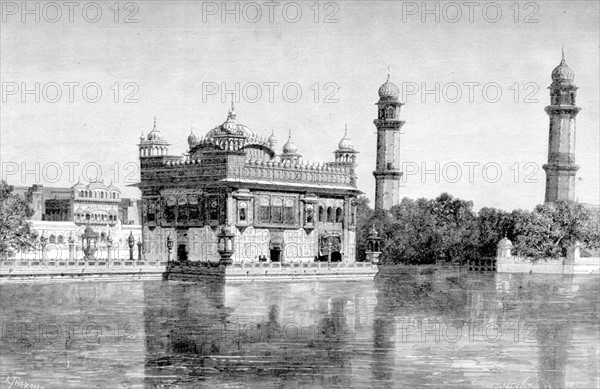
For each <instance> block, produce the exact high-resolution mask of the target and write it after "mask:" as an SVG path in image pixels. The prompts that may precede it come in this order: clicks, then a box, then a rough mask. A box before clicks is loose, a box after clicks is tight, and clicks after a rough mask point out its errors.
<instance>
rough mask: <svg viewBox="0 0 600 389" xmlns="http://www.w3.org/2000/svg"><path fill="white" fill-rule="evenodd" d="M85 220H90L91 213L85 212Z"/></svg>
mask: <svg viewBox="0 0 600 389" xmlns="http://www.w3.org/2000/svg"><path fill="white" fill-rule="evenodd" d="M85 220H88V221H89V220H90V214H89V213H86V214H85Z"/></svg>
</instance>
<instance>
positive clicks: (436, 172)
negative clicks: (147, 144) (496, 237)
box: [0, 1, 600, 210]
mask: <svg viewBox="0 0 600 389" xmlns="http://www.w3.org/2000/svg"><path fill="white" fill-rule="evenodd" d="M22 4H23V3H21V2H5V1H2V2H1V9H2V15H1V18H2V19H1V24H0V78H1V83H2V102H1V105H0V131H1V132H0V160H1V163H2V177H3V179H7V180H8V182H9V183H10V184H12V185H31V184H34V183H38V184H42V185H44V186H49V187H52V186H71V185H73V184H75V182H77V180H78V179H80V178H82V181H83V182H86V181H89V179H93V178H95V177H98V178H99V177H102V178H103V179H104V180H105V182H107V183H108V182H110V181H111V180H113V181H114V182H115V184H116V185H117V186H119V187H121V189H122V191H123V196H129V197H139V196H140V193H139V191H138V190H137V188H135V187H134V186H133V184H135V183H136V182H137V181H138V180H139V160H138V148H137V143H138V142H139V137H140V134H141V133H145V134H147V133H148V131H150V130H151V129H152V125H153V120H154V117H156V121H157V126H158V129H159V130H160V131H161V133H162V135H163V136H164V137H165V138H167V140H168V141H169V142H170V143H171V144H172V146H171V147H170V154H172V155H182V154H183V153H185V152H186V151H187V143H186V141H187V137H188V135H189V133H190V129H191V128H193V129H194V132H195V133H196V134H197V135H199V136H202V135H204V134H205V133H206V132H208V131H209V130H210V129H212V128H213V127H215V126H216V125H218V124H220V123H222V122H223V121H224V120H225V119H226V117H227V110H228V108H229V106H230V100H231V96H232V94H233V97H234V99H235V100H236V102H235V109H236V112H237V118H238V120H239V122H241V123H243V124H245V125H247V126H248V127H250V128H252V129H253V130H254V131H256V132H257V133H258V134H260V135H263V136H265V137H267V136H269V135H270V134H271V132H274V134H275V135H276V137H277V138H278V145H277V148H278V151H280V150H281V147H282V146H283V144H284V143H285V142H286V141H287V138H288V132H289V131H290V130H291V133H292V139H293V141H294V143H296V145H297V146H298V151H299V153H300V154H302V155H303V157H304V161H311V162H312V161H323V162H326V161H332V160H333V152H334V150H335V149H336V148H337V144H338V142H339V140H340V139H341V138H342V136H343V134H344V127H345V125H346V124H347V126H348V135H349V136H350V138H351V139H352V140H353V141H354V143H355V146H356V149H357V150H359V151H360V154H359V157H358V168H357V169H358V170H357V171H358V186H359V189H360V190H362V191H363V192H364V193H365V194H366V195H367V196H368V197H369V198H370V199H371V200H373V199H374V191H375V189H374V188H375V181H374V178H373V176H372V171H373V170H374V168H375V159H376V153H375V151H376V133H375V126H374V124H373V119H375V117H376V114H377V112H376V106H375V105H374V104H375V102H376V101H377V99H378V95H377V91H378V88H379V86H380V85H381V84H382V83H383V82H385V80H386V77H387V74H388V69H389V71H390V73H391V80H392V81H393V82H394V83H396V84H397V85H398V86H399V87H400V88H401V89H402V91H403V93H402V96H401V99H402V100H403V101H404V102H405V103H406V104H405V105H404V106H403V107H402V111H401V119H402V120H405V121H406V124H405V125H404V126H403V128H402V135H401V146H400V148H401V155H400V164H401V166H402V167H403V170H404V171H405V176H404V179H403V181H402V188H401V197H410V198H418V197H427V198H433V197H436V196H437V195H439V194H440V193H442V192H448V193H451V194H452V195H454V196H457V197H460V198H463V199H466V200H471V201H473V203H474V207H475V209H480V208H482V207H497V208H502V209H506V210H511V209H516V208H522V209H532V208H533V207H534V206H535V205H536V204H539V203H542V202H543V200H544V188H545V173H544V171H543V169H542V165H543V164H544V163H545V162H546V161H547V156H548V128H549V118H548V116H547V114H546V113H545V112H544V107H545V106H547V105H548V104H549V92H548V90H547V87H548V85H549V84H550V83H551V78H550V74H551V72H552V69H553V68H554V67H556V66H557V65H558V64H559V62H560V60H561V48H562V47H564V51H565V55H566V61H567V63H568V65H569V66H570V67H571V68H572V69H573V71H574V72H575V83H576V84H577V85H578V86H579V88H580V89H579V90H578V97H577V104H578V105H579V106H580V107H581V108H582V111H581V112H580V113H579V115H578V116H577V123H576V126H577V128H576V160H577V163H578V164H579V165H580V166H581V169H580V170H579V172H578V174H577V186H576V197H577V198H578V200H579V201H580V202H584V203H596V204H597V203H599V202H600V200H599V197H600V195H599V187H600V179H599V176H600V167H599V166H600V160H599V152H598V150H599V143H600V130H599V129H600V123H599V118H600V112H599V111H600V103H599V101H600V98H599V97H600V96H599V86H600V78H599V75H600V65H599V58H600V52H599V47H600V44H599V43H600V41H599V33H600V31H599V26H600V17H599V4H600V3H599V2H597V1H565V2H560V1H543V2H542V1H539V2H526V1H521V2H515V1H499V2H473V3H468V2H425V3H424V4H425V6H424V7H423V5H422V4H423V3H422V2H421V1H418V2H407V1H404V2H402V1H369V2H366V1H364V2H352V1H343V2H325V1H324V2H313V1H310V2H308V1H306V2H304V1H298V2H285V1H283V2H279V3H273V2H271V3H268V2H230V3H228V4H227V5H226V6H224V4H223V3H222V2H202V1H169V2H166V1H147V2H145V1H135V2H125V1H123V2H119V1H117V2H114V1H110V2H102V1H99V2H96V3H94V2H85V1H83V2H76V5H65V3H64V2H52V3H48V2H28V3H27V7H28V8H27V9H23V6H22ZM36 7H37V9H36ZM36 19H38V20H36ZM236 19H237V20H236ZM36 100H37V101H36ZM100 171H101V172H100Z"/></svg>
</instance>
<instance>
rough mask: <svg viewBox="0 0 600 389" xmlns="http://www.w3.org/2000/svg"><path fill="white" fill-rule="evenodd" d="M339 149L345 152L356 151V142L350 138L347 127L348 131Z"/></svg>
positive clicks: (345, 132) (339, 144)
mask: <svg viewBox="0 0 600 389" xmlns="http://www.w3.org/2000/svg"><path fill="white" fill-rule="evenodd" d="M338 149H339V150H344V151H354V142H352V140H351V139H350V138H348V126H346V130H345V131H344V137H343V138H342V140H340V143H338Z"/></svg>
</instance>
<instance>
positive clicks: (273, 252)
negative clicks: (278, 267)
mask: <svg viewBox="0 0 600 389" xmlns="http://www.w3.org/2000/svg"><path fill="white" fill-rule="evenodd" d="M282 249H283V232H272V233H271V241H270V242H269V257H270V260H271V262H281V261H282V259H283V258H282V257H281V250H282Z"/></svg>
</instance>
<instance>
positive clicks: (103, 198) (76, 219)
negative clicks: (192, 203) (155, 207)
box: [14, 181, 141, 257]
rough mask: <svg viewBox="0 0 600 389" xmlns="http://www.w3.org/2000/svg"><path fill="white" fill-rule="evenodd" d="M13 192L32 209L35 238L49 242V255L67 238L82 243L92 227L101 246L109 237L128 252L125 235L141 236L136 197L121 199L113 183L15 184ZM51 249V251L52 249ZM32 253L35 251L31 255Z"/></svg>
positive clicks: (58, 249)
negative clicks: (66, 186) (70, 185)
mask: <svg viewBox="0 0 600 389" xmlns="http://www.w3.org/2000/svg"><path fill="white" fill-rule="evenodd" d="M14 193H15V194H18V195H20V196H22V197H23V198H24V199H25V200H26V201H27V202H28V203H29V204H30V205H31V207H32V208H33V210H34V214H33V216H32V217H31V218H30V221H31V224H32V227H33V229H34V231H35V232H36V233H37V235H38V237H42V236H43V237H45V238H46V239H47V242H48V243H49V244H50V245H52V246H51V247H50V248H49V249H50V254H49V255H50V257H52V256H53V255H57V256H58V255H59V254H56V253H57V252H59V251H61V250H62V251H63V255H64V252H65V250H66V249H67V247H68V241H69V239H73V240H74V241H75V242H76V244H77V245H78V246H77V247H78V249H79V247H80V246H81V235H82V234H83V232H84V230H85V228H86V227H87V226H91V227H92V228H93V229H94V231H95V232H97V233H98V236H99V242H98V244H99V246H100V247H103V246H104V245H105V243H106V241H107V237H108V236H109V235H110V236H111V239H112V240H113V241H114V242H115V243H116V244H118V245H119V247H120V249H122V250H124V251H123V253H124V254H123V255H126V254H127V242H126V240H127V238H128V237H129V235H130V234H133V236H134V237H135V239H136V241H138V240H140V239H141V227H140V225H139V224H140V221H139V217H138V215H139V211H138V209H137V207H138V204H139V202H138V200H137V199H129V198H121V191H120V189H119V188H117V187H116V186H115V185H113V184H112V183H111V184H110V185H105V184H104V182H102V181H97V182H90V183H89V184H87V185H84V184H82V183H81V182H78V183H77V184H75V185H74V186H72V187H71V188H47V187H44V186H42V185H32V186H14ZM53 250H54V251H53ZM31 255H35V254H31Z"/></svg>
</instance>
